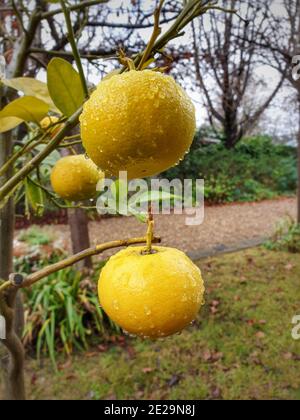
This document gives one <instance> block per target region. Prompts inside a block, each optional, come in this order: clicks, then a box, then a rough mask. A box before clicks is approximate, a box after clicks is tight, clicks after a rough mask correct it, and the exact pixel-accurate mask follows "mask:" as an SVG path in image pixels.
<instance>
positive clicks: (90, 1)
mask: <svg viewBox="0 0 300 420" xmlns="http://www.w3.org/2000/svg"><path fill="white" fill-rule="evenodd" d="M108 1H109V0H88V1H82V2H80V3H78V4H74V5H73V6H70V7H69V10H70V11H71V12H74V11H76V10H84V9H86V8H87V7H91V6H96V5H98V4H101V3H108ZM60 13H63V10H62V9H55V10H51V11H49V12H45V13H42V15H41V18H42V19H48V18H49V17H52V16H55V15H59V14H60Z"/></svg>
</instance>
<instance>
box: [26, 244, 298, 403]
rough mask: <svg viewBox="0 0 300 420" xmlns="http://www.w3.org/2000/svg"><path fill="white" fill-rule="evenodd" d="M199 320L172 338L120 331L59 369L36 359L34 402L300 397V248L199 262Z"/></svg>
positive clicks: (30, 376) (30, 365) (30, 367)
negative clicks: (297, 336) (297, 327)
mask: <svg viewBox="0 0 300 420" xmlns="http://www.w3.org/2000/svg"><path fill="white" fill-rule="evenodd" d="M199 265H200V266H201V268H202V271H203V274H204V278H205V280H206V286H207V298H206V306H205V307H204V309H203V310H202V312H201V314H200V316H199V318H198V320H197V322H196V323H195V325H194V326H191V327H190V328H188V329H187V330H185V331H184V332H183V333H182V334H181V335H176V336H173V337H171V338H168V339H165V340H163V341H157V342H150V341H141V340H139V339H130V338H124V337H111V339H110V341H109V342H108V343H107V344H104V345H103V344H102V345H101V346H99V348H95V349H93V350H91V351H89V352H87V353H84V354H77V355H75V356H74V357H73V358H72V360H69V361H67V362H66V360H65V359H64V360H63V359H61V360H60V367H59V368H60V369H59V372H58V373H57V374H54V373H53V371H52V369H51V363H50V361H49V360H48V359H46V360H44V361H43V363H42V365H41V366H40V365H38V363H37V362H36V361H35V360H31V361H30V360H28V361H27V372H26V373H27V375H26V377H27V386H28V390H29V397H30V398H32V399H53V398H54V399H60V400H62V399H115V398H117V399H251V400H253V399H284V400H286V399H291V400H298V399H300V376H299V364H300V341H294V340H293V339H292V337H291V330H292V318H293V316H294V315H296V314H300V287H299V286H300V284H299V278H300V258H299V254H298V255H296V254H288V253H285V252H273V251H268V250H265V249H262V248H259V249H253V250H247V251H243V252H239V253H235V254H229V255H225V256H221V257H217V258H212V259H207V260H204V261H201V262H199Z"/></svg>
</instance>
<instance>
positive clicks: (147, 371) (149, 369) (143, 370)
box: [142, 367, 155, 373]
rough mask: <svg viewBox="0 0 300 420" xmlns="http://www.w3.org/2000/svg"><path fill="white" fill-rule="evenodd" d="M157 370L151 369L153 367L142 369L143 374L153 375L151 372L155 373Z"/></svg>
mask: <svg viewBox="0 0 300 420" xmlns="http://www.w3.org/2000/svg"><path fill="white" fill-rule="evenodd" d="M154 370H155V369H154V368H151V367H145V368H143V369H142V372H143V373H151V372H153V371H154Z"/></svg>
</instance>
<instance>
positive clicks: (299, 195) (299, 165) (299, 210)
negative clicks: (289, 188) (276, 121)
mask: <svg viewBox="0 0 300 420" xmlns="http://www.w3.org/2000/svg"><path fill="white" fill-rule="evenodd" d="M298 110H299V126H298V146H297V150H298V162H297V168H298V192H297V198H298V206H297V222H298V223H299V224H300V92H299V95H298Z"/></svg>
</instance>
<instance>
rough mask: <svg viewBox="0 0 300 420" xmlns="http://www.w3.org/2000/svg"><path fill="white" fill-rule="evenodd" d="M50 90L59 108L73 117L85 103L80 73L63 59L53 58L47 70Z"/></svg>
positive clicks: (66, 114) (67, 115)
mask: <svg viewBox="0 0 300 420" xmlns="http://www.w3.org/2000/svg"><path fill="white" fill-rule="evenodd" d="M47 78H48V89H49V93H50V95H51V98H52V100H53V102H54V103H55V105H56V106H57V108H58V109H59V110H60V111H61V112H62V113H63V114H64V115H65V116H66V117H70V116H71V115H73V114H74V113H75V112H76V111H77V110H78V108H80V107H81V105H82V104H83V102H84V91H83V88H82V85H81V80H80V76H79V74H78V72H77V71H76V70H75V69H74V68H73V67H72V65H71V64H70V63H69V62H68V61H66V60H63V59H62V58H53V59H52V60H51V61H50V63H49V65H48V70H47Z"/></svg>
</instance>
